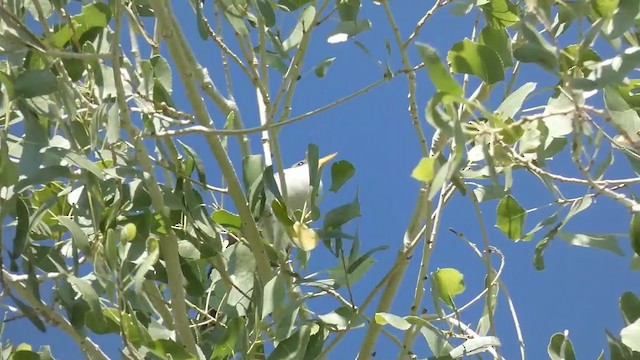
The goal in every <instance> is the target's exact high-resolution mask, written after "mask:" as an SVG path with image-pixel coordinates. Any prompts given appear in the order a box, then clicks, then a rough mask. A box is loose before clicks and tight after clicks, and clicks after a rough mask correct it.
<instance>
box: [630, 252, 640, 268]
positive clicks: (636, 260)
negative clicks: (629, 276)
mask: <svg viewBox="0 0 640 360" xmlns="http://www.w3.org/2000/svg"><path fill="white" fill-rule="evenodd" d="M629 268H630V269H631V270H635V271H637V270H640V256H638V254H635V253H634V254H633V255H632V256H631V264H630V266H629Z"/></svg>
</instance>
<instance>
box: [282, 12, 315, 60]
mask: <svg viewBox="0 0 640 360" xmlns="http://www.w3.org/2000/svg"><path fill="white" fill-rule="evenodd" d="M315 17H316V8H315V7H313V6H307V7H306V8H305V9H304V10H302V13H300V18H298V23H297V24H296V26H295V28H294V29H293V31H292V32H291V35H289V37H288V38H287V40H285V41H284V42H283V43H282V47H283V49H284V51H289V50H291V49H293V48H295V47H298V45H300V42H301V41H302V37H303V36H304V34H305V33H307V32H309V29H311V28H312V27H313V26H314V25H315V24H314V19H315Z"/></svg>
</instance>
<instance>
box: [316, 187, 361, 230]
mask: <svg viewBox="0 0 640 360" xmlns="http://www.w3.org/2000/svg"><path fill="white" fill-rule="evenodd" d="M357 217H360V201H359V200H358V195H356V197H355V199H353V201H352V202H350V203H348V204H344V205H342V206H338V207H337V208H335V209H333V210H331V211H329V212H328V213H326V214H325V215H324V229H325V230H329V229H337V228H339V227H341V226H342V225H344V224H346V223H348V222H349V221H351V220H352V219H354V218H357Z"/></svg>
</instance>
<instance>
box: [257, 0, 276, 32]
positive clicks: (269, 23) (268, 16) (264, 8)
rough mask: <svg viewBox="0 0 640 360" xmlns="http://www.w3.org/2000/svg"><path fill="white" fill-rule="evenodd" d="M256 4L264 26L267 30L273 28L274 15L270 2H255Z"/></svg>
mask: <svg viewBox="0 0 640 360" xmlns="http://www.w3.org/2000/svg"><path fill="white" fill-rule="evenodd" d="M257 3H258V10H259V11H260V15H262V18H263V19H264V25H265V26H266V27H267V28H270V27H273V25H275V24H276V13H275V12H274V11H273V7H272V6H271V1H268V0H257Z"/></svg>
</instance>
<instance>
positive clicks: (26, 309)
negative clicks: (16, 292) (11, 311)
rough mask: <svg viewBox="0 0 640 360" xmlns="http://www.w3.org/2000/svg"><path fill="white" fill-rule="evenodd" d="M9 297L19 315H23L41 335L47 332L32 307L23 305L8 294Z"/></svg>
mask: <svg viewBox="0 0 640 360" xmlns="http://www.w3.org/2000/svg"><path fill="white" fill-rule="evenodd" d="M9 296H10V297H11V300H13V302H14V303H15V305H16V307H17V308H18V309H19V310H20V313H22V315H25V316H26V317H27V318H28V319H29V321H31V323H32V324H33V325H35V327H36V328H37V329H38V330H40V331H41V332H43V333H45V332H47V328H46V327H45V325H44V322H43V321H42V320H41V319H40V317H39V316H38V313H37V312H36V311H35V310H34V309H33V308H32V307H30V306H29V305H27V304H25V303H23V302H22V301H20V300H19V299H17V298H16V297H15V296H13V295H12V294H9Z"/></svg>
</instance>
